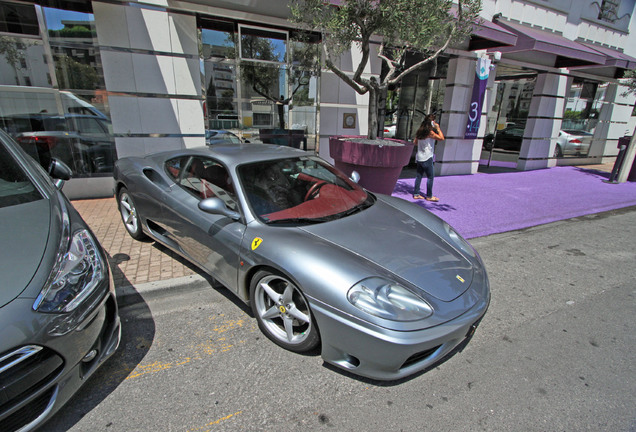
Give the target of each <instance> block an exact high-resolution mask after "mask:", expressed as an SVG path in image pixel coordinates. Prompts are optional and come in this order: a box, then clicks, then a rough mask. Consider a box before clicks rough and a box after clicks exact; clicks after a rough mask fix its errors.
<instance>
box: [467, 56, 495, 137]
mask: <svg viewBox="0 0 636 432" xmlns="http://www.w3.org/2000/svg"><path fill="white" fill-rule="evenodd" d="M489 74H490V59H489V58H487V57H482V58H479V59H477V67H476V69H475V83H474V84H473V96H472V97H471V98H470V108H468V123H467V124H466V133H465V134H464V138H465V139H475V138H477V131H478V130H479V122H480V120H481V109H482V107H483V105H484V95H485V94H486V84H488V75H489Z"/></svg>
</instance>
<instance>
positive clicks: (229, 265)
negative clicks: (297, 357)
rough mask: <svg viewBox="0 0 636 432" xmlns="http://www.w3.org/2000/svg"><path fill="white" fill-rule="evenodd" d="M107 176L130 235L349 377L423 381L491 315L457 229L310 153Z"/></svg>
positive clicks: (127, 168) (281, 340)
mask: <svg viewBox="0 0 636 432" xmlns="http://www.w3.org/2000/svg"><path fill="white" fill-rule="evenodd" d="M114 177H115V187H116V193H117V201H118V205H119V211H120V213H121V217H122V221H123V223H124V226H125V227H126V230H127V231H128V233H129V234H130V235H131V236H132V237H133V238H135V239H139V240H141V239H143V238H144V237H146V236H150V237H151V238H153V239H154V240H156V241H157V242H159V243H161V244H163V245H165V246H167V247H168V248H170V249H172V250H173V251H175V252H176V253H178V254H180V255H181V256H183V257H184V258H186V259H187V260H189V261H191V262H192V263H194V264H196V265H197V266H199V267H200V268H201V269H202V270H204V271H206V272H208V273H209V274H210V275H212V276H213V277H214V278H215V279H216V280H218V281H219V282H221V283H222V284H224V285H225V286H226V287H227V288H228V289H229V290H230V291H232V292H233V293H234V294H236V295H237V296H238V297H239V298H240V299H241V300H242V301H244V302H246V303H247V304H249V305H250V307H251V308H252V311H253V313H254V316H255V318H256V320H257V322H258V325H259V327H260V329H261V331H262V332H263V333H264V334H265V335H266V336H267V337H268V338H269V339H270V340H272V341H273V342H274V343H276V344H277V345H279V346H281V347H283V348H285V349H288V350H290V351H293V352H299V353H302V352H308V351H312V350H314V349H316V348H317V347H320V348H321V353H322V357H323V359H324V360H325V361H326V362H328V363H330V364H333V365H335V366H337V367H340V368H343V369H346V370H348V371H350V372H352V373H355V374H358V375H362V376H366V377H369V378H374V379H380V380H392V379H398V378H401V377H405V376H408V375H411V374H413V373H415V372H418V371H422V370H425V369H426V368H428V367H430V366H431V365H432V364H435V363H436V362H438V361H440V360H441V359H443V358H444V357H445V356H446V355H447V354H449V353H450V352H451V351H452V350H453V349H454V348H455V347H456V346H457V345H459V344H460V343H462V342H463V341H465V340H466V339H467V338H470V337H471V336H472V334H473V332H474V330H475V329H476V327H477V325H478V323H479V322H480V320H481V318H482V317H483V315H484V314H485V313H486V309H487V308H488V304H489V301H490V289H489V283H488V277H487V275H486V269H485V268H484V265H483V263H482V261H481V259H480V258H479V255H478V254H477V252H475V250H474V249H473V248H472V247H471V246H470V245H469V244H468V242H466V241H465V240H464V239H463V238H461V237H460V236H459V234H457V232H455V231H454V230H453V229H452V228H451V227H450V226H449V225H448V224H446V223H445V222H444V221H442V220H441V219H439V218H437V217H436V216H434V215H433V214H432V213H430V212H428V211H426V210H425V209H423V208H422V207H419V206H417V205H415V204H413V203H410V202H407V201H404V200H401V199H398V198H394V197H391V196H386V195H376V194H373V193H370V192H368V191H366V190H364V189H363V188H361V187H360V186H358V185H357V184H356V183H355V182H354V181H353V180H351V179H349V178H347V177H346V176H345V175H344V174H342V173H341V172H339V171H337V170H336V169H335V168H333V167H332V166H330V165H329V164H327V163H326V162H325V161H323V160H322V159H320V158H319V157H317V156H315V155H314V153H313V152H304V151H301V150H298V149H294V148H291V147H288V146H276V145H269V144H239V145H238V147H237V145H233V144H225V145H223V144H219V145H214V146H207V147H204V148H197V149H183V150H176V151H169V152H163V153H159V154H154V155H150V156H147V157H144V158H142V157H128V158H122V159H119V160H118V161H117V162H116V163H115V172H114ZM274 367H275V366H274ZM280 372H281V373H285V367H284V366H280Z"/></svg>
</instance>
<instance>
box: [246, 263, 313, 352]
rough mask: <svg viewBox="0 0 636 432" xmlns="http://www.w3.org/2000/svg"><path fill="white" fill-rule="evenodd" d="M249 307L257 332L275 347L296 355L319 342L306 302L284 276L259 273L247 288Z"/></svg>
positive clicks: (264, 272)
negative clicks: (262, 334) (253, 316)
mask: <svg viewBox="0 0 636 432" xmlns="http://www.w3.org/2000/svg"><path fill="white" fill-rule="evenodd" d="M250 305H251V307H252V311H253V312H254V315H255V316H256V320H257V321H258V326H259V327H260V329H261V331H262V332H263V333H264V334H265V335H266V336H267V337H268V338H269V339H271V340H272V341H273V342H274V343H276V344H277V345H279V346H281V347H283V348H285V349H288V350H290V351H293V352H298V353H300V352H306V351H310V350H312V349H314V348H315V347H316V346H317V345H318V343H319V342H320V336H319V334H318V329H317V328H316V325H315V322H314V319H313V317H312V315H311V310H310V309H309V303H308V302H307V299H306V298H305V296H304V295H303V293H302V292H301V291H300V289H299V288H298V287H297V286H296V285H295V284H294V283H293V282H292V281H290V280H289V279H288V278H286V277H285V276H283V275H280V274H278V273H270V272H266V271H259V272H258V273H257V274H256V275H255V277H254V278H253V279H252V284H251V286H250Z"/></svg>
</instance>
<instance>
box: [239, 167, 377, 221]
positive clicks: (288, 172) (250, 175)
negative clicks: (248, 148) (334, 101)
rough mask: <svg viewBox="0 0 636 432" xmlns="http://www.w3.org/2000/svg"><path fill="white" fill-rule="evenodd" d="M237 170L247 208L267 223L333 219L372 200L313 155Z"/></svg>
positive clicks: (364, 205)
mask: <svg viewBox="0 0 636 432" xmlns="http://www.w3.org/2000/svg"><path fill="white" fill-rule="evenodd" d="M238 173H239V177H240V179H241V183H242V185H243V188H244V190H245V194H246V197H247V200H248V202H249V205H250V208H251V209H252V211H253V212H254V214H255V215H256V216H257V217H258V218H259V219H260V220H261V221H263V222H265V223H268V224H307V223H319V222H325V221H329V220H334V219H338V218H341V217H345V216H348V215H350V214H352V213H355V212H358V211H361V210H364V209H365V208H367V207H369V206H370V205H372V204H373V202H374V200H375V198H374V197H373V196H372V195H370V194H367V193H366V192H365V191H364V189H362V188H361V187H360V186H358V185H357V184H355V183H354V182H353V181H351V180H350V179H348V178H346V177H345V175H344V174H342V173H340V172H338V171H336V170H335V169H334V168H332V167H331V166H329V165H328V164H326V163H325V162H324V161H322V160H321V159H318V158H315V157H300V158H291V159H281V160H274V161H265V162H257V163H253V164H247V165H242V166H240V167H239V169H238Z"/></svg>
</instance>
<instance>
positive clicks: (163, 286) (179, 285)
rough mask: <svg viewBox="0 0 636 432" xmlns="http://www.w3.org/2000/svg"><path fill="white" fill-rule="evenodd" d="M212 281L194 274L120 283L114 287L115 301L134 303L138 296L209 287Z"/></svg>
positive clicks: (151, 295)
mask: <svg viewBox="0 0 636 432" xmlns="http://www.w3.org/2000/svg"><path fill="white" fill-rule="evenodd" d="M212 286H213V281H211V280H209V279H206V278H205V277H203V276H201V275H198V274H195V275H190V276H182V277H179V278H174V279H166V280H159V281H154V282H146V283H142V284H137V285H122V286H116V287H115V293H116V295H117V301H118V302H120V303H122V304H126V305H128V304H134V303H137V302H139V301H141V298H140V297H156V296H159V295H160V294H161V293H164V292H166V291H172V290H177V289H178V290H186V291H194V290H200V289H204V288H211V287H212Z"/></svg>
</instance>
